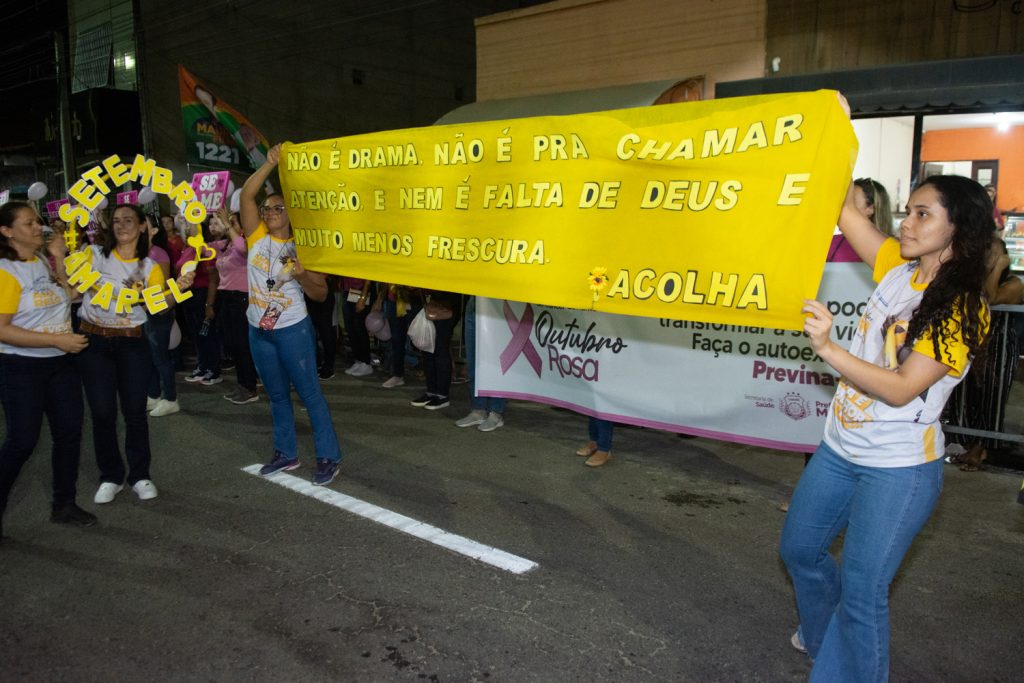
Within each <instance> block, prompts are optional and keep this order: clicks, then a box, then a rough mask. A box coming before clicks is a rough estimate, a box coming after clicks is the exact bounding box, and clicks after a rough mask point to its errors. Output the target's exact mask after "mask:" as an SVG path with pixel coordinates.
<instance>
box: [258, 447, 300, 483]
mask: <svg viewBox="0 0 1024 683" xmlns="http://www.w3.org/2000/svg"><path fill="white" fill-rule="evenodd" d="M298 466H299V459H298V458H286V457H284V456H283V455H282V454H281V453H278V452H277V451H274V457H273V458H271V459H270V462H268V463H267V464H266V465H264V466H263V467H261V468H260V474H261V475H262V476H264V477H266V476H267V475H270V474H273V473H274V472H287V471H289V470H294V469H295V468H296V467H298Z"/></svg>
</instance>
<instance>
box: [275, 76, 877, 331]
mask: <svg viewBox="0 0 1024 683" xmlns="http://www.w3.org/2000/svg"><path fill="white" fill-rule="evenodd" d="M856 152H857V142H856V138H855V137H854V134H853V128H852V127H851V125H850V122H849V120H848V119H847V117H846V115H845V114H844V113H843V110H842V108H841V107H840V105H839V102H838V100H837V97H836V93H835V92H834V91H819V92H815V93H800V94H793V95H768V96H759V97H743V98H734V99H725V100H712V101H706V102H694V103H683V104H670V105H661V106H654V107H644V108H641V109H625V110H620V111H610V112H601V113H596V114H581V115H576V116H551V117H537V118H525V119H514V120H508V121H490V122H483V123H475V124H459V125H449V126H434V127H429V128H417V129H409V130H399V131H387V132H382V133H373V134H369V135H359V136H353V137H346V138H338V139H334V140H324V141H320V142H311V143H305V144H286V145H285V146H284V148H283V150H282V154H281V163H280V172H281V180H282V184H283V186H284V195H285V202H286V204H287V206H288V210H289V214H290V216H291V221H292V227H293V228H294V231H295V241H296V244H297V246H298V248H299V256H300V259H301V260H302V262H303V264H304V265H305V266H306V267H307V268H311V269H314V270H321V271H325V272H331V273H338V274H345V275H349V276H353V277H361V278H369V279H373V280H382V281H385V282H396V283H401V284H407V285H413V286H422V287H429V288H432V289H442V290H449V291H455V292H465V293H468V294H477V295H481V296H488V297H494V298H504V299H513V300H518V301H529V302H534V303H540V304H547V305H552V306H566V307H571V308H594V309H596V310H600V311H608V312H611V313H623V314H628V315H642V316H652V317H659V318H673V319H686V320H701V321H707V322H715V323H723V324H733V325H750V326H759V327H773V328H789V329H800V328H802V325H803V318H802V316H801V314H800V308H801V305H802V300H803V299H804V298H808V297H813V296H814V295H815V294H816V293H817V289H818V283H819V281H820V279H821V273H822V270H823V267H824V261H825V253H826V250H827V248H828V243H829V241H830V239H831V235H832V228H833V227H834V225H835V221H836V217H837V215H838V209H839V205H840V203H841V201H842V198H843V196H844V195H845V193H846V187H847V185H848V183H849V181H850V174H851V172H852V169H853V163H854V160H855V158H856ZM593 273H601V274H602V283H601V284H600V286H595V284H594V282H595V281H594V276H593Z"/></svg>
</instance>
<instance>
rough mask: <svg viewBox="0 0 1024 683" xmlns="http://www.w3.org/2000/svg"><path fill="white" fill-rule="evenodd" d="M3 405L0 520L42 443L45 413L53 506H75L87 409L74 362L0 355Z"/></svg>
mask: <svg viewBox="0 0 1024 683" xmlns="http://www.w3.org/2000/svg"><path fill="white" fill-rule="evenodd" d="M0 404H2V405H3V408H4V422H5V426H6V430H7V431H6V434H5V436H4V443H3V446H2V447H0V517H2V516H3V513H4V510H5V509H6V508H7V497H8V495H9V494H10V492H11V487H12V486H14V481H15V480H16V479H17V478H18V473H20V472H21V468H22V466H23V465H24V464H25V462H26V461H27V460H28V459H29V456H31V455H32V451H33V450H35V447H36V444H37V443H38V442H39V431H40V429H41V428H42V426H43V415H45V416H46V420H47V422H49V423H50V436H51V438H52V441H53V448H52V450H51V451H50V462H51V465H52V468H53V506H54V507H55V508H56V507H60V506H63V505H67V504H68V503H73V502H75V484H76V482H77V481H78V461H79V455H80V453H81V444H82V410H83V408H82V382H81V380H80V379H79V374H78V366H77V365H76V364H75V358H74V357H73V356H71V355H70V354H68V355H63V356H55V357H52V358H30V357H28V356H18V355H15V354H7V353H4V354H0Z"/></svg>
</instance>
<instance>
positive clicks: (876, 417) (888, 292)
mask: <svg viewBox="0 0 1024 683" xmlns="http://www.w3.org/2000/svg"><path fill="white" fill-rule="evenodd" d="M899 246H900V245H899V242H897V241H896V240H894V239H889V240H887V241H886V242H885V243H883V245H882V247H881V249H879V251H878V255H877V256H876V257H875V273H874V278H875V281H876V282H878V287H876V288H875V291H874V292H873V293H872V294H871V298H870V299H868V303H867V306H866V307H865V310H864V315H863V316H862V317H861V319H860V322H859V324H858V325H857V332H856V333H855V334H854V337H853V341H852V343H851V344H850V353H852V354H853V355H854V356H856V357H857V358H861V359H863V360H866V361H868V362H869V363H874V364H875V365H878V366H881V367H884V368H889V369H890V370H895V369H897V368H898V367H899V365H900V364H902V363H903V361H905V360H906V358H907V356H908V355H910V352H911V351H910V349H905V348H903V344H904V341H905V340H906V335H907V328H908V326H909V323H910V318H911V316H912V314H913V313H914V311H915V310H916V309H917V307H918V305H919V304H920V303H921V297H922V296H924V292H925V289H927V287H928V285H927V284H917V283H915V282H914V277H915V275H916V274H917V269H918V266H917V262H910V263H908V262H907V261H905V260H903V259H902V258H900V253H899ZM912 348H913V350H914V351H917V352H918V353H921V354H923V355H925V356H928V357H929V358H935V350H934V347H933V345H932V339H931V335H930V334H928V333H926V334H924V335H922V336H921V338H920V339H917V340H916V341H915V342H914V344H913V347H912ZM943 350H944V351H945V352H948V354H949V355H948V356H946V357H944V358H938V359H936V360H939V362H941V363H944V364H946V365H948V366H949V367H950V370H949V372H948V373H946V374H945V375H944V376H943V377H942V379H940V380H939V381H938V382H936V383H935V384H933V385H932V386H930V387H928V388H927V389H926V390H925V391H924V392H923V393H922V394H921V395H920V396H917V397H915V398H914V399H913V400H912V401H910V402H909V403H908V404H907V405H905V406H900V407H896V406H891V405H889V404H887V403H885V402H884V401H882V400H881V399H879V398H877V397H874V396H871V395H869V394H866V393H864V392H862V391H860V390H859V389H858V388H857V387H855V386H853V385H852V384H850V382H848V381H847V380H846V379H845V378H843V379H842V380H841V381H840V382H839V385H838V386H837V387H836V394H835V397H833V399H832V404H831V406H830V407H829V413H828V418H827V420H826V423H825V437H824V440H825V443H826V444H828V445H829V447H831V448H832V449H833V450H834V451H835V452H836V453H839V454H840V455H842V456H843V457H844V458H846V459H847V460H850V461H851V462H855V463H857V464H859V465H866V466H869V467H910V466H914V465H920V464H923V463H926V462H931V461H933V460H935V459H936V458H938V457H940V456H941V455H942V453H943V451H944V449H945V438H944V436H943V434H942V428H941V426H940V425H939V416H940V414H941V413H942V408H943V406H945V404H946V399H948V398H949V394H950V393H951V392H952V391H953V388H954V387H956V385H957V384H958V383H959V382H960V381H961V380H962V379H963V378H964V376H965V375H966V374H967V370H968V369H969V367H970V359H969V357H968V349H967V347H966V346H965V345H964V343H963V339H962V337H960V336H959V335H954V336H952V337H950V338H948V339H947V342H946V346H944V347H943ZM944 355H945V354H944Z"/></svg>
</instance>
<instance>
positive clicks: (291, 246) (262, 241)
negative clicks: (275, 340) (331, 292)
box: [246, 222, 307, 330]
mask: <svg viewBox="0 0 1024 683" xmlns="http://www.w3.org/2000/svg"><path fill="white" fill-rule="evenodd" d="M246 242H247V244H248V245H249V257H248V258H249V261H248V263H249V267H248V273H249V308H248V310H247V311H246V318H247V319H248V321H249V324H250V325H252V326H253V327H256V328H259V329H263V330H280V329H282V328H285V327H289V326H291V325H294V324H296V323H300V322H302V321H303V320H304V319H305V318H306V316H307V313H306V300H305V299H304V298H303V293H302V285H300V284H299V281H298V280H296V279H295V278H294V277H293V276H292V270H293V269H294V267H295V253H296V252H295V240H293V239H291V238H288V239H286V240H279V239H277V238H276V237H272V236H271V235H270V233H268V232H267V226H266V224H265V223H262V222H261V223H260V225H259V227H258V228H256V230H254V231H253V233H252V234H251V235H249V237H248V238H247V239H246Z"/></svg>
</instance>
